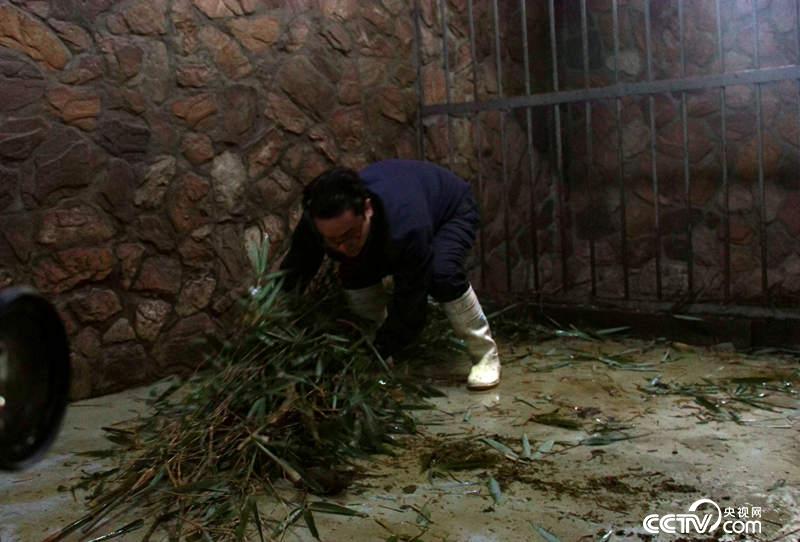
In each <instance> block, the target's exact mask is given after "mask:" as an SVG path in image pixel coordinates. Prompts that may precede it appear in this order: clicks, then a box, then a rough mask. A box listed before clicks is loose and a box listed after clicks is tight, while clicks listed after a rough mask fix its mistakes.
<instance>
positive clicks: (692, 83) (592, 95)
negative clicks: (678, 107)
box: [422, 65, 800, 116]
mask: <svg viewBox="0 0 800 542" xmlns="http://www.w3.org/2000/svg"><path fill="white" fill-rule="evenodd" d="M798 79H800V65H796V66H780V67H777V68H762V69H760V70H742V71H738V72H731V73H724V74H711V75H698V76H693V77H686V78H679V79H659V80H657V81H643V82H638V83H624V84H617V85H611V86H607V87H598V88H591V89H576V90H564V91H559V92H545V93H541V94H534V95H531V96H515V97H513V98H503V99H497V100H487V101H484V102H458V103H453V104H450V105H449V106H448V105H447V104H433V105H426V106H424V107H423V108H422V114H423V115H424V116H428V115H441V114H444V113H448V112H449V113H450V114H452V115H461V114H468V113H475V112H478V111H495V110H498V109H519V108H521V107H541V106H548V105H556V104H563V103H571V102H585V101H589V100H608V99H612V98H622V97H624V96H639V95H644V94H664V93H669V92H682V91H689V90H701V89H708V88H720V87H727V86H732V85H748V84H754V83H771V82H778V81H796V80H798Z"/></svg>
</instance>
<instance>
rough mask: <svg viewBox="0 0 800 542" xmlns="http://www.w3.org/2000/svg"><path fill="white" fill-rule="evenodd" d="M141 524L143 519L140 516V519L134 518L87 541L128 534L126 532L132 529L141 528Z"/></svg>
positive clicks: (94, 541) (93, 541)
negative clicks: (114, 529)
mask: <svg viewBox="0 0 800 542" xmlns="http://www.w3.org/2000/svg"><path fill="white" fill-rule="evenodd" d="M143 526H144V520H143V519H141V518H140V519H137V520H134V521H132V522H130V523H128V524H127V525H125V526H124V527H120V528H119V529H117V530H116V531H114V532H111V533H108V534H105V535H103V536H98V537H97V538H93V539H91V540H89V541H88V542H102V541H104V540H111V539H113V538H117V537H120V536H122V535H125V534H128V533H132V532H133V531H136V530H138V529H141V528H142V527H143Z"/></svg>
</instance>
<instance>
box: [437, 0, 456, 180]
mask: <svg viewBox="0 0 800 542" xmlns="http://www.w3.org/2000/svg"><path fill="white" fill-rule="evenodd" d="M439 14H440V15H441V19H442V67H443V69H444V88H445V96H446V99H447V103H448V104H450V103H451V102H452V89H451V87H450V55H449V52H448V50H447V0H439ZM452 161H453V117H452V115H450V114H449V113H448V114H447V165H448V166H450V167H452Z"/></svg>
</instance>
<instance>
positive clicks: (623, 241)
mask: <svg viewBox="0 0 800 542" xmlns="http://www.w3.org/2000/svg"><path fill="white" fill-rule="evenodd" d="M611 13H612V27H613V30H612V32H613V33H614V83H616V84H619V7H618V5H617V0H612V2H611ZM614 101H615V113H616V120H617V162H618V165H619V173H618V175H619V179H618V180H617V182H619V223H620V252H621V253H622V286H623V291H624V296H625V299H628V298H629V297H630V280H629V277H628V232H627V229H628V224H627V220H626V219H627V216H626V215H627V205H626V201H625V154H624V152H623V148H622V147H623V139H622V131H623V128H622V98H620V97H617V98H615V100H614Z"/></svg>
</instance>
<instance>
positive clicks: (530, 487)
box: [0, 338, 800, 542]
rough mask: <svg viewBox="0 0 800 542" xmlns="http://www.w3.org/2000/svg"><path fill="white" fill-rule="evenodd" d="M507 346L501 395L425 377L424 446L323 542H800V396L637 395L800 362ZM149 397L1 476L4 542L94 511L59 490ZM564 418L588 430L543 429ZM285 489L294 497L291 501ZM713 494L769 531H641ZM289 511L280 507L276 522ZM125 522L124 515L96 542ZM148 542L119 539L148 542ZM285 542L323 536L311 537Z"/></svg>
mask: <svg viewBox="0 0 800 542" xmlns="http://www.w3.org/2000/svg"><path fill="white" fill-rule="evenodd" d="M501 347H502V352H503V354H504V358H505V359H506V365H505V371H504V378H503V382H502V384H501V385H500V386H499V388H497V389H496V390H494V391H491V392H485V393H468V392H467V391H466V390H465V389H463V387H461V386H460V385H454V383H453V382H454V380H456V379H457V378H460V377H455V378H454V373H457V372H459V371H461V370H462V369H464V367H463V364H462V365H461V366H459V367H457V368H456V369H455V371H454V370H452V368H450V370H448V371H447V372H444V371H443V370H442V368H438V369H429V370H427V371H426V373H427V377H428V378H431V379H432V380H433V382H434V383H436V384H437V385H439V386H440V387H441V388H442V389H443V390H444V391H446V392H447V397H444V398H439V399H436V400H434V401H433V402H434V404H435V405H436V409H434V410H431V411H422V412H420V414H419V418H420V421H421V423H422V425H421V427H422V428H423V430H424V433H425V435H424V436H420V437H415V438H411V439H409V441H408V442H407V446H406V447H404V448H400V449H399V450H398V455H397V456H396V457H387V456H379V457H376V458H375V459H374V461H372V462H370V463H369V464H368V465H367V469H368V472H367V474H366V476H364V477H362V478H359V479H358V480H357V481H356V482H355V483H354V485H353V486H352V487H351V488H350V490H349V491H348V492H347V493H346V494H344V495H341V496H338V497H335V498H333V499H332V500H333V501H335V502H337V503H339V504H343V505H347V506H350V507H352V508H354V509H356V510H359V511H361V512H364V513H365V514H367V515H368V517H367V518H344V517H341V516H330V515H321V514H317V515H316V523H317V527H318V528H319V531H320V535H321V538H322V540H348V539H349V540H412V539H415V538H414V537H415V536H417V535H420V533H423V534H421V536H420V537H419V538H417V539H416V540H434V541H436V540H441V541H444V540H447V541H471V542H488V541H507V540H511V541H515V540H520V541H522V540H525V541H536V540H548V541H552V540H562V541H573V540H586V541H589V540H601V539H603V540H771V541H772V540H775V541H777V540H786V541H797V540H800V395H789V394H785V393H780V392H767V393H768V395H767V397H766V398H765V400H768V401H771V402H773V403H776V404H780V405H782V406H783V407H785V408H782V409H780V410H778V411H776V412H770V411H766V410H762V409H757V408H753V407H750V406H748V405H745V404H742V406H744V407H746V408H744V409H743V410H742V411H741V412H740V423H739V424H737V423H734V422H733V421H716V420H713V419H709V417H710V414H711V411H709V410H708V409H707V408H705V407H703V406H702V405H700V404H698V402H696V401H695V399H694V398H693V397H691V396H677V395H656V396H654V395H650V394H649V393H647V392H645V391H643V390H642V389H640V386H647V385H648V383H650V382H651V381H652V379H653V378H654V377H656V376H659V375H660V382H662V383H664V384H678V383H683V384H695V383H698V384H699V383H702V382H703V379H709V380H711V381H715V382H718V381H721V380H724V379H728V378H733V377H750V376H765V375H766V376H772V377H774V376H776V375H777V376H779V377H781V378H780V380H779V382H790V383H791V384H792V386H793V388H794V389H795V390H798V391H800V372H798V371H799V370H800V364H798V361H797V360H796V359H791V358H789V357H779V356H778V357H776V356H758V357H751V356H744V355H741V354H737V353H735V352H732V351H729V350H728V349H726V348H724V346H723V347H721V348H712V349H705V348H691V347H686V346H684V345H679V344H668V343H649V342H645V341H639V340H618V341H605V342H590V341H584V340H580V339H576V338H561V339H555V340H551V341H546V342H543V343H539V344H535V345H517V346H515V347H512V346H508V345H502V344H501ZM619 352H628V353H626V354H625V356H627V357H629V358H635V360H636V361H637V362H640V363H644V364H650V365H651V367H649V368H647V369H648V370H646V371H632V370H624V369H621V368H616V367H610V366H609V365H608V364H606V363H603V362H600V361H598V360H597V358H598V357H600V356H603V355H609V354H612V355H613V354H615V353H619ZM575 357H577V358H579V359H578V360H575V359H572V358H575ZM583 358H585V359H583ZM665 358H666V359H665ZM558 365H563V366H561V367H557V366H558ZM549 367H555V368H552V369H549ZM639 368H641V367H639ZM148 391H149V390H148V389H147V388H144V389H138V390H132V391H128V392H125V393H121V394H117V395H113V396H106V397H102V398H97V399H92V400H88V401H82V402H79V403H77V404H74V405H72V406H71V408H70V409H69V412H68V415H67V418H66V422H65V425H64V429H63V432H62V434H61V436H60V438H59V440H58V442H57V443H56V445H55V447H54V448H53V450H52V451H51V452H50V453H49V454H48V455H47V457H46V459H45V460H44V461H42V462H41V463H39V464H37V465H36V466H34V467H33V468H31V469H29V470H27V471H24V472H19V473H5V474H0V542H11V541H24V542H29V541H34V540H41V539H43V538H44V537H45V536H46V535H47V534H50V533H53V532H55V531H57V530H58V529H59V528H61V527H63V526H64V525H66V524H68V523H70V522H71V521H74V520H75V519H77V518H78V517H80V516H81V515H82V513H83V509H82V503H81V500H80V496H79V498H78V500H75V499H73V497H72V495H71V493H70V492H69V491H63V490H61V491H60V490H59V488H60V487H62V489H63V487H66V486H69V485H71V484H73V483H75V482H76V481H77V479H78V476H79V475H80V472H81V471H91V470H94V469H98V468H100V467H102V466H104V465H107V463H102V462H98V461H95V460H87V459H86V458H85V457H82V456H78V455H75V452H80V451H86V450H94V449H98V448H103V447H105V445H106V441H104V440H102V431H101V430H100V427H101V426H104V425H108V424H111V423H114V422H116V421H120V420H123V419H126V418H129V417H131V416H133V415H134V414H135V413H138V412H142V411H143V410H144V402H143V401H144V398H145V397H146V396H147V393H148ZM556 407H558V408H559V415H560V416H564V417H569V418H571V419H573V420H577V421H578V422H580V423H581V425H582V426H583V428H582V429H564V428H560V427H555V426H552V425H548V424H542V423H537V422H535V421H533V420H532V419H531V416H532V415H533V414H540V413H547V412H552V411H553V410H555V408H556ZM598 424H599V425H605V426H615V425H624V426H625V427H627V429H624V431H623V433H624V434H626V435H629V436H631V435H632V436H636V437H637V438H634V439H628V440H619V441H617V442H613V443H611V444H607V445H594V446H592V445H588V444H590V443H591V441H588V442H587V441H586V440H585V439H587V438H588V437H589V436H590V433H589V431H590V430H591V429H590V428H591V427H592V426H596V425H598ZM523 434H526V435H527V437H528V439H529V441H530V444H531V447H532V448H533V451H534V452H535V451H536V450H537V449H538V448H539V447H540V446H542V444H543V443H547V442H548V441H553V444H552V449H551V450H550V451H549V452H546V453H544V454H542V457H541V458H538V459H534V460H530V461H529V460H513V459H506V458H501V459H500V461H498V462H497V463H496V464H495V465H493V466H491V467H488V468H480V469H477V470H472V471H459V472H453V473H452V477H447V476H445V477H434V478H429V476H428V473H426V472H422V469H421V466H420V463H421V461H420V457H421V456H423V455H424V454H426V453H427V454H430V453H436V452H437V450H439V452H438V453H439V455H440V456H441V455H444V456H445V457H446V456H447V455H448V452H446V451H444V452H443V451H442V450H447V448H442V446H445V445H446V443H448V442H455V441H463V440H464V439H470V438H473V442H472V444H471V445H472V446H475V447H478V448H479V449H482V450H486V451H488V452H490V453H493V454H496V452H495V451H494V450H493V449H492V448H490V446H489V445H487V444H485V443H480V442H475V441H474V437H479V436H486V437H489V438H491V439H494V440H496V441H502V442H504V443H505V444H507V445H508V446H510V447H511V448H512V449H513V450H514V451H515V452H516V453H517V454H521V453H523V448H522V443H521V442H522V441H521V439H522V436H523ZM612 434H617V435H620V434H621V433H612ZM581 441H583V444H580V443H581ZM545 448H547V446H545ZM497 456H498V457H499V454H497ZM491 479H494V480H495V481H496V482H497V483H498V486H499V491H500V494H499V499H500V500H499V502H495V498H494V497H493V496H492V493H493V492H492V491H490V480H491ZM286 492H287V496H291V492H292V490H290V489H288V488H287V489H286ZM494 494H495V496H498V493H497V491H496V490H495V491H494ZM704 497H705V498H709V499H711V500H713V501H715V502H716V503H717V504H718V505H719V506H720V507H721V508H723V509H724V508H726V507H735V508H736V509H737V510H738V509H739V508H740V507H748V508H749V510H752V508H750V507H760V508H761V511H762V517H761V524H762V533H761V534H760V535H751V536H739V537H738V538H737V537H735V536H729V537H726V536H722V534H721V530H717V531H716V532H715V533H714V534H713V535H697V534H694V535H686V536H684V537H681V536H680V535H666V534H660V535H655V536H649V535H647V534H646V533H645V532H644V529H643V526H642V520H643V518H644V517H645V516H646V515H647V514H650V513H658V514H662V515H664V514H670V513H674V514H677V513H684V512H686V511H687V509H688V507H689V505H690V504H691V503H693V502H694V501H696V500H698V499H701V498H704ZM261 508H262V510H265V509H267V506H266V505H265V506H262V507H261ZM285 512H286V511H285V510H283V509H281V508H275V514H276V516H275V517H278V516H280V515H281V514H284V513H285ZM132 517H135V516H132ZM123 524H124V519H119V520H117V522H116V523H115V524H114V525H107V526H105V527H106V530H105V531H103V530H100V531H98V532H97V533H95V534H94V536H99V535H100V534H103V532H107V531H110V530H113V529H112V528H115V527H119V526H121V525H123ZM538 529H543V530H546V531H547V532H548V533H551V535H552V536H553V538H548V536H549V535H548V534H546V533H545V534H541V533H542V531H539V530H538ZM609 532H610V533H611V534H610V535H609V536H608V537H606V538H604V536H605V535H606V534H607V533H609ZM142 534H143V530H142V531H138V532H135V533H132V534H129V535H126V536H125V537H122V538H117V539H116V540H139V539H140V538H141V536H142ZM393 536H394V537H395V538H392V537H393ZM90 538H91V536H87V535H84V538H82V539H83V540H87V539H90ZM77 539H78V538H75V537H73V538H70V539H69V540H77ZM256 539H257V538H256ZM285 539H286V540H304V541H305V540H312V537H311V535H310V533H309V531H308V530H307V529H306V528H305V527H303V526H298V527H297V528H295V529H294V530H292V531H290V532H288V533H287V535H286V536H285Z"/></svg>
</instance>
